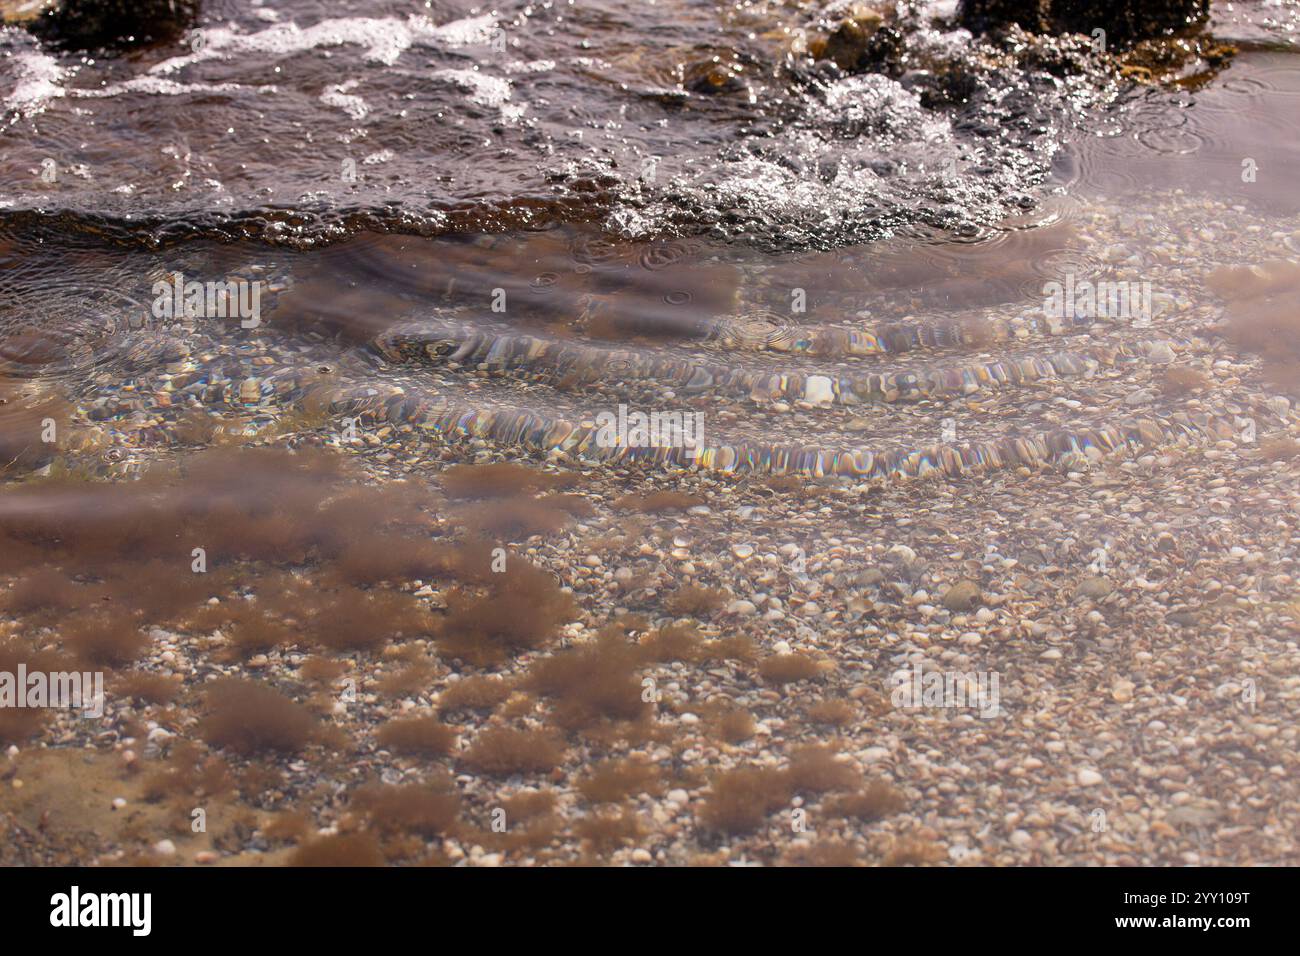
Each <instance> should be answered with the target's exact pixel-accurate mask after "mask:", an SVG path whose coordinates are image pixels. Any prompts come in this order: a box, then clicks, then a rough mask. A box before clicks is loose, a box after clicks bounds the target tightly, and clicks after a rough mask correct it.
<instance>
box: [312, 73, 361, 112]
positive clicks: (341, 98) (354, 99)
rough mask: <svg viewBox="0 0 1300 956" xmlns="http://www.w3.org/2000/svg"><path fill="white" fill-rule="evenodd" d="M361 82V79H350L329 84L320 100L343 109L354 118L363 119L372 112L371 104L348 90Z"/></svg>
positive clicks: (327, 104)
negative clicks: (335, 84)
mask: <svg viewBox="0 0 1300 956" xmlns="http://www.w3.org/2000/svg"><path fill="white" fill-rule="evenodd" d="M360 83H361V81H360V80H348V81H347V82H346V83H340V84H338V85H337V86H327V87H325V92H323V93H322V94H321V95H320V101H321V102H322V103H324V104H325V105H326V106H334V107H337V108H338V109H341V110H342V111H343V112H345V113H347V114H348V115H349V116H351V117H352V118H353V119H354V120H363V119H365V118H366V115H367V114H368V113H369V112H370V106H369V105H368V104H367V103H366V101H365V100H363V99H362V98H361V97H359V96H353V95H351V94H350V93H349V92H348V91H349V90H353V89H356V88H357V86H359V85H360Z"/></svg>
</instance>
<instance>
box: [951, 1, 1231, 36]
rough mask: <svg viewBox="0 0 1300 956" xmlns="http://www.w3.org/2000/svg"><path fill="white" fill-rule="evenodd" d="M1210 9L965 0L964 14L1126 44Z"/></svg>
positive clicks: (982, 25) (966, 18)
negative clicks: (1098, 34) (1101, 33)
mask: <svg viewBox="0 0 1300 956" xmlns="http://www.w3.org/2000/svg"><path fill="white" fill-rule="evenodd" d="M1209 10H1210V0H962V2H961V5H960V7H959V10H958V14H959V17H960V19H961V22H962V24H963V25H964V26H966V27H969V28H970V29H972V30H976V31H985V30H993V29H997V28H998V27H1004V26H1009V25H1011V24H1017V25H1019V26H1021V27H1023V28H1024V29H1026V30H1031V31H1033V32H1035V33H1083V34H1086V35H1089V36H1091V35H1093V31H1094V30H1104V31H1105V37H1106V42H1107V43H1115V44H1118V45H1126V44H1131V43H1135V42H1137V41H1139V40H1144V39H1148V38H1150V37H1158V36H1165V35H1167V34H1170V33H1174V32H1176V31H1178V30H1181V29H1184V28H1185V27H1187V26H1189V25H1191V24H1194V23H1197V22H1199V21H1201V20H1203V19H1205V17H1206V16H1207V15H1208V14H1209Z"/></svg>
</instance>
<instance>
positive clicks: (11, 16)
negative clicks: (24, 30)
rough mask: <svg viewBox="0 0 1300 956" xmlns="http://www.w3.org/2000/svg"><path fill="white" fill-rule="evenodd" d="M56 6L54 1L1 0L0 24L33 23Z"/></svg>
mask: <svg viewBox="0 0 1300 956" xmlns="http://www.w3.org/2000/svg"><path fill="white" fill-rule="evenodd" d="M52 6H54V0H0V23H4V24H24V23H31V22H32V21H33V20H35V19H36V18H37V17H39V16H40V15H41V14H42V13H44V12H45V11H46V10H48V9H49V8H50V7H52Z"/></svg>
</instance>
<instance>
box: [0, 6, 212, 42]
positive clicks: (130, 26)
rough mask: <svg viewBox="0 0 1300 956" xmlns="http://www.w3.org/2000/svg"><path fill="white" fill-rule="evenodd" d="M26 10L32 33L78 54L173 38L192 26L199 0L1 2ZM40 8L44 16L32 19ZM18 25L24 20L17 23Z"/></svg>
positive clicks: (25, 18)
mask: <svg viewBox="0 0 1300 956" xmlns="http://www.w3.org/2000/svg"><path fill="white" fill-rule="evenodd" d="M0 2H3V3H4V4H5V11H6V21H8V10H9V8H10V7H14V8H23V14H24V16H23V19H24V20H26V21H29V22H28V26H29V27H30V28H31V30H32V32H33V33H35V34H36V35H37V36H39V37H41V39H43V40H45V41H46V42H48V43H51V44H53V45H56V46H61V47H65V48H68V49H73V50H94V49H101V48H122V47H130V46H141V45H145V44H148V43H156V42H158V41H161V40H173V39H175V38H177V37H179V36H180V35H181V34H183V33H184V32H185V31H186V30H187V29H189V28H190V27H191V26H193V24H194V21H195V19H196V18H197V16H198V13H199V0H0ZM33 8H36V10H37V11H40V12H39V15H33ZM15 22H19V21H17V20H16V21H15Z"/></svg>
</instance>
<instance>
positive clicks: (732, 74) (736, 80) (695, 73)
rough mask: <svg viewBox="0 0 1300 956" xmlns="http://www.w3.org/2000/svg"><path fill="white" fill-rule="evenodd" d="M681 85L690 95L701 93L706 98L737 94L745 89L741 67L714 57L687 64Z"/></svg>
mask: <svg viewBox="0 0 1300 956" xmlns="http://www.w3.org/2000/svg"><path fill="white" fill-rule="evenodd" d="M682 85H683V86H684V87H685V88H686V89H687V90H688V91H689V92H691V93H703V94H704V95H706V96H712V95H716V94H719V93H738V92H740V91H741V90H743V89H745V82H744V79H743V78H742V67H741V65H740V64H738V63H731V62H723V61H722V60H721V59H720V58H718V57H716V56H715V57H713V58H711V59H708V60H704V61H703V62H700V63H692V64H689V65H688V66H687V67H686V69H685V71H684V76H683V78H682Z"/></svg>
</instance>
